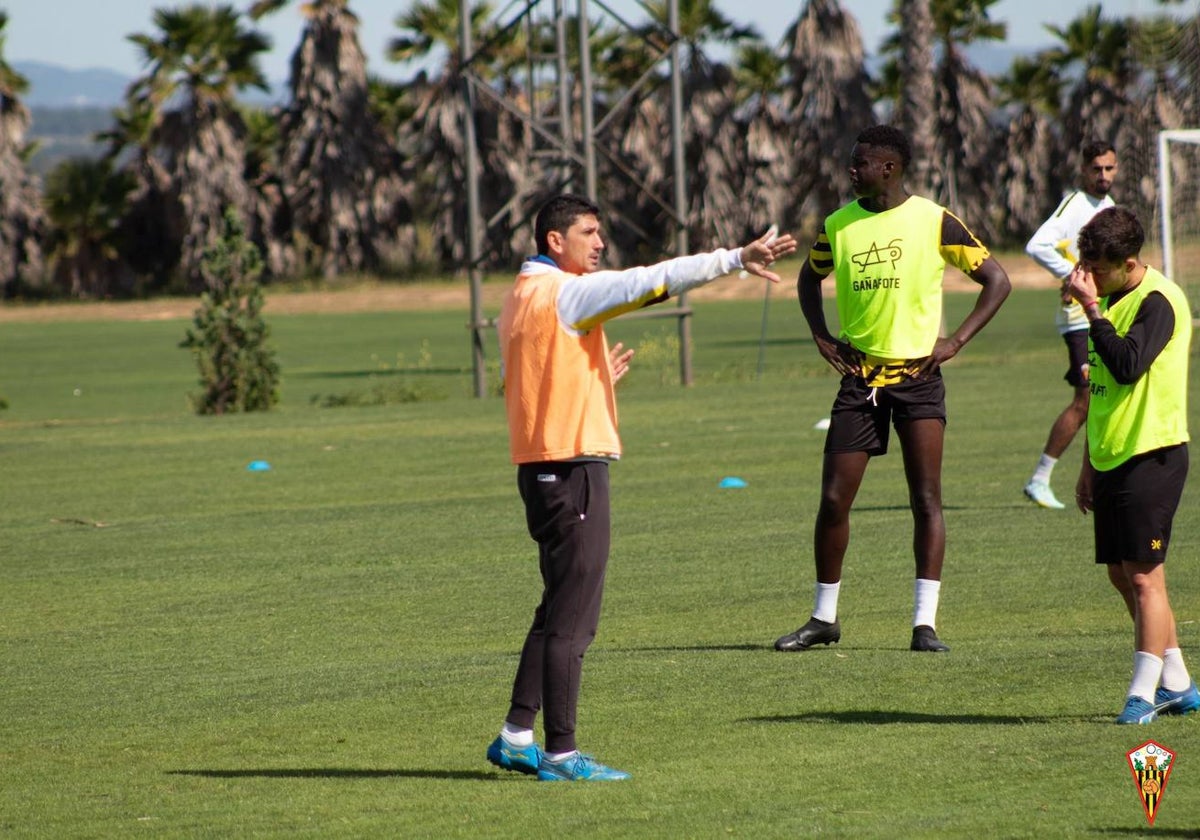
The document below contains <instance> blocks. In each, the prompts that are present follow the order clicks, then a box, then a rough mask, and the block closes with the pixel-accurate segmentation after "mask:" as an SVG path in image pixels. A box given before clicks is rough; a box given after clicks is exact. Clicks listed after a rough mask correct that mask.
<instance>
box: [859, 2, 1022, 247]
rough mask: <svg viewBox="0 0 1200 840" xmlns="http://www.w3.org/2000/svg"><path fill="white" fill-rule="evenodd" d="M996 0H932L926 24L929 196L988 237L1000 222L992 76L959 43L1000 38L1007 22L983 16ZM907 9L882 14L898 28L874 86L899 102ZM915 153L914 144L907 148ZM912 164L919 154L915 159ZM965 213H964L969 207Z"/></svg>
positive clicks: (902, 89) (888, 43)
mask: <svg viewBox="0 0 1200 840" xmlns="http://www.w3.org/2000/svg"><path fill="white" fill-rule="evenodd" d="M995 2H996V0H931V2H930V7H929V8H930V14H931V16H932V22H933V43H934V48H933V55H934V56H935V57H936V58H935V61H934V75H933V82H934V89H933V92H934V104H935V108H934V111H933V116H934V119H933V131H932V134H931V135H930V143H931V145H930V146H929V149H928V151H927V152H923V153H921V154H928V155H929V162H930V163H931V165H932V172H931V175H932V178H933V180H934V181H935V182H936V183H937V186H938V189H937V191H936V192H935V193H933V197H935V198H937V199H939V200H941V201H944V202H945V203H946V204H947V205H949V206H951V207H953V208H955V209H956V210H958V211H959V212H963V213H967V215H968V216H969V218H970V222H971V227H972V228H973V229H974V230H975V231H976V232H977V233H980V234H982V235H983V236H984V238H985V239H989V240H990V239H993V238H994V237H995V235H996V234H997V233H998V231H999V227H1000V225H1001V223H1002V219H1001V218H1000V216H1001V214H1000V213H999V212H997V206H996V204H995V202H994V200H993V196H994V194H995V191H996V188H997V185H996V181H995V170H996V165H995V156H996V154H997V153H998V152H999V147H1000V140H999V138H998V136H997V132H996V130H995V127H994V126H993V124H992V120H993V117H994V114H995V110H996V109H995V105H994V103H993V99H994V91H993V88H992V82H991V80H990V79H989V78H988V77H987V76H986V75H985V74H984V73H982V72H981V71H980V70H979V69H978V68H976V67H974V66H973V65H972V64H971V63H970V61H969V60H968V59H967V56H966V53H965V51H964V49H963V48H964V47H967V46H969V45H971V44H973V43H975V42H977V41H981V40H991V41H1001V40H1004V38H1005V37H1006V36H1007V29H1008V27H1007V25H1006V24H1004V23H999V22H996V21H993V20H992V19H991V18H990V17H989V7H991V6H992V5H994V4H995ZM909 12H910V8H909V6H908V4H907V3H905V2H904V0H897V2H896V4H895V6H894V7H893V9H892V12H891V14H890V15H889V20H890V21H892V22H894V23H897V22H898V23H901V24H902V27H901V31H900V32H899V33H897V34H894V35H892V36H891V37H889V38H888V39H887V40H886V41H885V42H884V44H883V52H884V54H885V55H890V56H891V59H890V60H889V61H888V62H887V63H886V64H885V66H884V68H883V73H882V79H883V83H882V85H881V91H882V92H884V93H885V95H888V96H889V97H891V98H894V99H896V100H898V101H903V100H904V98H905V94H906V91H907V89H908V83H907V80H906V78H905V76H904V74H903V71H902V67H903V64H904V61H905V58H904V43H905V36H904V33H903V19H904V16H905V15H907V14H909ZM914 157H917V150H916V149H915V147H914ZM917 163H918V164H919V159H918V160H917ZM967 211H970V212H969V213H968V212H967Z"/></svg>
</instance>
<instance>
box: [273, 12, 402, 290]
mask: <svg viewBox="0 0 1200 840" xmlns="http://www.w3.org/2000/svg"><path fill="white" fill-rule="evenodd" d="M287 2H288V0H258V2H256V3H254V4H253V5H252V6H251V7H250V16H251V17H252V18H253V19H255V20H258V19H260V18H261V17H262V16H264V15H266V14H269V13H271V12H274V11H277V10H278V9H280V8H281V7H283V6H285V5H287ZM301 10H302V13H303V14H304V17H305V19H306V21H307V23H306V25H305V28H304V31H303V33H302V35H301V38H300V43H299V45H298V46H297V47H296V50H295V52H294V53H293V54H292V67H291V80H290V85H291V94H292V95H291V100H290V102H289V104H288V106H287V107H286V108H285V109H284V110H283V113H282V115H281V119H280V126H279V131H280V141H281V152H280V155H279V176H280V180H281V183H282V184H283V192H284V197H285V198H286V201H287V204H288V208H289V211H290V214H291V218H292V221H293V224H294V226H295V230H296V232H297V233H298V234H299V239H300V241H301V242H303V243H304V244H305V246H306V247H307V248H308V249H310V250H309V253H308V254H307V255H306V257H307V258H306V260H305V262H307V263H310V264H313V265H314V266H316V267H318V268H319V270H320V272H321V274H322V275H324V276H325V277H333V276H335V275H337V274H340V273H342V272H346V271H368V270H378V269H379V268H380V267H381V266H382V265H383V264H384V263H385V262H388V261H389V260H388V258H389V257H395V256H396V255H397V254H404V253H411V252H412V235H411V234H412V225H411V211H410V209H409V204H408V200H407V196H406V194H405V184H404V181H403V174H402V169H403V167H402V161H401V160H400V157H399V154H398V153H397V151H396V149H395V148H394V147H393V146H392V144H391V143H389V142H388V140H387V138H386V137H385V136H384V134H383V131H382V130H381V128H380V126H379V124H378V122H377V121H376V120H375V115H374V113H373V112H372V110H371V105H370V97H369V85H368V79H367V70H366V59H365V57H364V55H363V51H362V48H361V46H360V45H359V41H358V18H357V17H356V16H355V15H354V13H353V12H352V11H351V10H350V8H349V3H348V2H347V0H312V2H306V3H304V4H303V5H302V6H301ZM401 229H403V232H404V233H405V234H407V235H406V236H404V242H403V243H402V244H403V246H404V247H402V248H400V249H399V250H397V245H398V244H400V243H399V242H398V235H397V234H398V233H399V232H400V231H401Z"/></svg>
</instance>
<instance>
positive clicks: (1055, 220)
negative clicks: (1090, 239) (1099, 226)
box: [1025, 190, 1116, 333]
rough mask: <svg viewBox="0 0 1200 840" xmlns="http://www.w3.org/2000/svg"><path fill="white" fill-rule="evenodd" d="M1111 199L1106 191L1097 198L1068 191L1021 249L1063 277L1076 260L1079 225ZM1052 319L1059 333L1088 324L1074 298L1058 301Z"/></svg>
mask: <svg viewBox="0 0 1200 840" xmlns="http://www.w3.org/2000/svg"><path fill="white" fill-rule="evenodd" d="M1115 203H1116V202H1114V201H1113V200H1112V198H1111V197H1110V196H1107V195H1106V196H1104V197H1103V198H1097V197H1096V196H1094V195H1089V194H1088V193H1086V192H1084V191H1083V190H1075V191H1074V192H1070V193H1068V194H1067V195H1066V196H1065V197H1064V198H1063V200H1062V202H1061V203H1060V204H1059V205H1058V209H1056V210H1055V211H1054V213H1053V214H1052V215H1051V216H1050V218H1049V219H1047V220H1046V221H1045V222H1043V223H1042V226H1041V227H1040V228H1038V229H1037V231H1036V232H1035V233H1034V234H1033V236H1032V237H1031V238H1030V239H1029V242H1028V243H1027V244H1026V245H1025V253H1026V254H1028V255H1029V256H1031V257H1032V258H1033V260H1034V262H1036V263H1037V264H1038V265H1040V266H1041V267H1042V268H1044V269H1046V270H1047V271H1049V272H1050V273H1051V274H1053V275H1054V276H1055V277H1057V278H1058V279H1059V280H1064V279H1066V277H1067V275H1069V274H1070V273H1071V269H1073V268H1074V267H1075V263H1077V262H1079V257H1078V255H1077V253H1076V252H1077V249H1078V245H1077V244H1076V240H1078V239H1079V230H1080V228H1082V227H1083V226H1084V225H1086V224H1087V223H1088V222H1090V221H1091V220H1092V217H1093V216H1095V215H1096V214H1097V213H1099V212H1100V211H1101V210H1103V209H1104V208H1105V207H1112V206H1114V205H1115ZM1054 322H1055V324H1056V325H1057V326H1058V331H1059V332H1060V333H1067V332H1071V331H1073V330H1086V329H1087V328H1088V319H1087V315H1085V314H1084V312H1083V307H1082V306H1080V305H1079V304H1078V303H1076V302H1075V301H1071V302H1070V303H1069V304H1062V305H1060V306H1059V308H1058V313H1057V314H1056V316H1055V319H1054Z"/></svg>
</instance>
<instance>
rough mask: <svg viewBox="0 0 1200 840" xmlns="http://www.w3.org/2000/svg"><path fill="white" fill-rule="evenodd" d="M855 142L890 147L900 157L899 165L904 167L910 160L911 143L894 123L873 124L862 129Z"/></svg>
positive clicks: (906, 166)
mask: <svg viewBox="0 0 1200 840" xmlns="http://www.w3.org/2000/svg"><path fill="white" fill-rule="evenodd" d="M855 142H857V143H866V144H868V145H871V146H882V147H883V148H885V149H891V150H892V151H893V152H895V153H896V156H897V157H899V158H900V165H901V166H903V167H904V168H905V169H907V168H908V162H909V161H911V160H912V144H911V143H909V142H908V135H907V134H905V133H904V132H903V131H901V130H900V129H898V128H896V127H895V126H894V125H873V126H871V127H870V128H867V129H864V130H863V131H862V132H861V133H860V134H859V135H858V137H857V138H855Z"/></svg>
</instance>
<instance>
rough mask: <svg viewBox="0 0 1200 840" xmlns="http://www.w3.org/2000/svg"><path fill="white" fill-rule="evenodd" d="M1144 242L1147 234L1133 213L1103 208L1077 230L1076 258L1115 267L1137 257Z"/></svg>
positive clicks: (1118, 208) (1119, 209)
mask: <svg viewBox="0 0 1200 840" xmlns="http://www.w3.org/2000/svg"><path fill="white" fill-rule="evenodd" d="M1145 243H1146V232H1145V231H1144V230H1142V223H1141V222H1139V221H1138V218H1137V216H1135V215H1134V214H1133V211H1132V210H1128V209H1126V208H1124V207H1106V208H1105V209H1103V210H1101V211H1100V212H1099V213H1097V214H1096V215H1095V216H1092V220H1091V221H1090V222H1088V223H1087V224H1086V225H1084V226H1083V229H1082V230H1080V231H1079V256H1080V258H1081V259H1084V260H1086V261H1088V262H1092V263H1094V262H1100V261H1101V260H1103V261H1104V262H1106V263H1110V264H1113V265H1115V264H1117V263H1119V262H1124V261H1125V260H1127V259H1129V258H1130V257H1136V256H1137V255H1138V254H1140V253H1141V252H1142V245H1144V244H1145Z"/></svg>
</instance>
